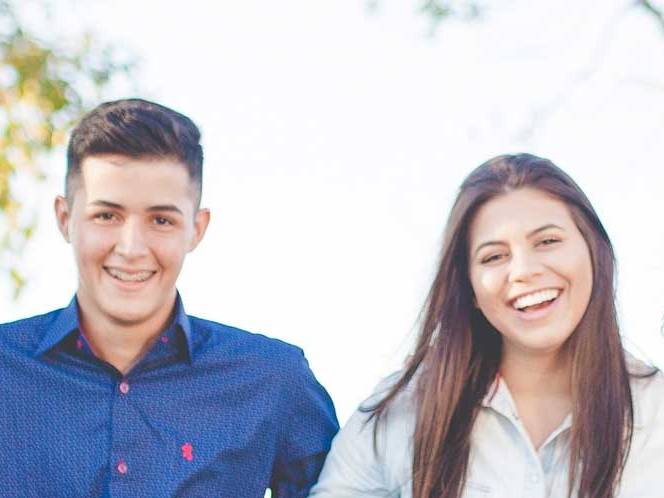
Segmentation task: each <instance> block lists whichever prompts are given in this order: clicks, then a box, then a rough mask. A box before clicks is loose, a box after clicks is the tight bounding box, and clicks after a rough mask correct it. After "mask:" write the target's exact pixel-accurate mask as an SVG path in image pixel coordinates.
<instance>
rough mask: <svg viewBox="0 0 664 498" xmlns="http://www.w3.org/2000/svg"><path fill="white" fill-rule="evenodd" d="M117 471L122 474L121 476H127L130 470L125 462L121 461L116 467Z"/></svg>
mask: <svg viewBox="0 0 664 498" xmlns="http://www.w3.org/2000/svg"><path fill="white" fill-rule="evenodd" d="M116 469H118V472H120V474H122V475H124V474H126V473H127V471H128V470H129V468H128V467H127V464H126V463H125V461H124V460H120V461H119V462H118V466H117V467H116Z"/></svg>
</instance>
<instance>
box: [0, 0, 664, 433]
mask: <svg viewBox="0 0 664 498" xmlns="http://www.w3.org/2000/svg"><path fill="white" fill-rule="evenodd" d="M398 3H399V5H397V2H394V1H388V0H384V1H383V2H382V3H381V8H379V9H378V11H377V12H376V13H375V14H369V13H368V12H367V10H366V8H365V4H363V2H362V0H356V1H350V0H335V1H334V2H321V1H313V0H282V1H278V2H265V1H263V0H243V1H241V2H239V1H237V0H223V1H218V2H206V1H202V0H189V1H187V2H180V1H178V2H176V1H163V0H142V1H140V2H136V1H133V0H116V1H113V2H99V3H98V4H96V5H95V4H93V3H92V2H80V3H79V4H78V5H79V6H78V8H77V9H75V10H76V12H74V13H72V14H71V17H70V18H68V19H63V20H62V24H60V25H58V26H55V27H53V29H54V30H56V32H57V30H61V31H62V33H63V36H64V33H67V32H70V31H71V30H72V29H75V27H80V26H93V27H94V29H95V30H96V31H97V32H98V33H100V34H101V35H102V36H104V37H105V38H106V39H108V40H109V41H111V42H115V43H116V44H119V45H121V46H123V47H127V49H128V50H130V51H132V52H134V53H135V54H137V55H139V56H140V58H141V64H140V72H139V73H138V74H137V76H136V78H138V85H139V86H140V87H141V88H142V89H144V90H145V92H144V93H143V94H142V95H144V96H147V97H149V98H153V99H156V100H158V101H160V102H163V103H164V104H166V105H169V106H171V107H174V108H175V109H178V110H180V111H182V112H184V113H186V114H188V115H190V116H191V117H192V118H193V119H194V120H195V121H196V122H197V123H198V124H199V125H200V126H201V128H202V130H203V133H204V144H205V151H206V172H205V185H204V190H205V194H204V204H205V205H206V206H208V207H210V208H211V210H212V213H213V222H212V224H211V226H210V229H209V231H208V235H207V238H206V240H205V241H204V243H203V244H202V246H201V247H200V248H199V249H198V250H197V251H196V252H195V253H194V254H192V255H191V256H190V259H189V260H188V263H187V265H186V266H185V269H184V271H183V274H182V277H181V281H180V286H179V288H180V291H181V292H182V294H183V297H184V300H185V305H186V307H187V310H188V311H189V312H190V313H192V314H197V315H200V316H204V317H206V318H209V319H214V320H217V321H221V322H224V323H228V324H232V325H235V326H239V327H242V328H246V329H249V330H252V331H260V332H263V333H265V334H267V335H270V336H273V337H278V338H280V339H283V340H285V341H288V342H292V343H295V344H297V345H299V346H301V347H302V348H303V349H304V350H305V352H306V354H307V357H308V358H309V360H310V363H311V366H312V368H313V370H314V372H315V373H316V375H317V376H318V378H319V380H320V381H321V382H322V383H323V384H324V385H325V386H326V387H327V388H328V390H329V392H330V393H331V395H332V397H333V398H334V400H335V403H336V405H337V410H338V414H339V417H340V419H341V420H342V421H345V420H346V418H347V417H348V416H349V415H350V413H351V412H352V410H353V409H354V408H355V406H356V405H357V404H358V403H359V402H360V401H361V400H362V399H363V398H364V397H365V396H366V395H368V393H369V392H370V391H371V389H372V387H373V386H374V384H375V383H376V382H377V381H378V380H379V379H380V378H381V377H382V376H384V375H386V374H387V373H389V372H390V371H392V370H394V369H396V368H398V367H399V365H400V364H401V362H402V360H403V358H404V356H405V355H406V354H407V352H408V350H409V347H410V344H411V340H412V337H413V334H414V331H415V322H416V319H417V314H418V312H419V310H420V307H421V305H422V303H423V301H424V298H425V295H426V292H427V290H428V286H429V284H430V279H431V277H432V273H433V270H434V267H435V264H436V258H437V253H438V248H439V243H440V235H441V233H442V230H443V225H444V222H445V219H446V216H447V212H448V209H449V206H450V203H451V201H452V199H453V196H454V194H455V191H456V188H457V187H458V185H459V183H460V181H461V180H462V178H463V177H464V176H465V175H466V174H467V173H468V172H469V171H470V170H471V169H472V168H473V167H475V166H476V165H478V164H479V163H481V162H483V161H484V160H485V159H488V158H489V157H492V156H494V155H496V154H499V153H503V152H517V151H529V152H533V153H536V154H539V155H543V156H546V157H549V158H551V159H552V160H554V162H556V163H557V164H559V165H560V166H561V167H562V168H563V169H565V170H566V171H568V172H569V173H570V174H571V175H572V176H573V177H574V178H575V179H576V180H577V182H578V183H579V184H580V185H581V186H582V187H583V188H584V189H585V191H586V193H587V194H588V195H589V197H590V198H591V200H592V201H593V203H594V205H595V207H596V209H597V210H598V212H599V213H600V216H601V217H602V219H603V221H604V223H605V225H606V227H607V229H608V231H609V233H610V234H611V236H612V238H613V241H614V244H615V246H616V249H617V254H618V263H619V271H620V274H619V296H618V297H619V301H620V310H621V322H622V325H623V331H624V334H625V336H626V338H627V341H628V342H629V344H630V346H629V347H630V348H631V349H634V348H638V349H640V350H642V352H644V353H645V354H646V355H648V356H649V357H650V358H651V359H652V360H653V361H654V362H655V363H657V364H658V365H659V366H664V339H663V337H662V333H661V326H662V318H663V317H664V283H663V282H664V263H663V262H662V261H663V255H664V226H663V224H662V222H661V217H662V213H664V196H662V194H661V191H662V189H663V188H664V168H663V167H662V159H663V158H664V136H663V132H662V130H664V58H663V57H662V53H664V31H662V30H661V28H659V27H658V26H657V25H656V24H655V23H654V22H653V21H652V20H651V19H650V18H649V17H648V16H646V15H644V14H642V13H640V12H639V11H637V10H634V9H633V8H629V5H631V3H632V2H630V1H629V0H623V1H618V0H593V1H591V0H584V1H581V2H579V1H578V0H576V1H571V0H565V1H558V2H531V1H527V0H495V1H493V2H490V3H491V4H492V5H493V8H492V10H491V11H489V12H488V14H487V16H486V17H485V18H484V19H483V20H482V21H479V22H476V23H471V24H468V23H462V22H456V21H455V22H448V23H446V24H443V25H442V26H441V27H440V29H439V31H438V33H437V35H436V36H434V37H430V36H428V33H429V25H428V22H427V20H426V19H425V18H423V17H421V16H418V15H417V14H416V7H417V2H416V0H412V1H410V0H406V1H401V2H398ZM121 92H122V91H121V90H120V89H118V90H117V92H116V93H117V94H113V95H112V97H113V98H115V97H121V96H125V95H124V94H123V93H121ZM54 164H55V168H56V170H57V171H56V172H54V173H53V176H52V178H51V180H50V181H49V182H48V183H47V184H45V185H44V186H43V188H42V189H41V190H40V191H35V190H32V191H31V192H30V194H29V195H30V199H28V198H26V200H27V201H31V200H32V201H34V202H38V203H39V205H40V206H42V211H43V216H42V219H41V227H40V229H39V231H38V233H37V235H36V237H35V239H34V241H33V243H32V245H31V247H30V249H29V250H28V251H27V253H26V254H25V260H26V261H27V262H28V267H29V271H28V273H29V277H30V284H29V286H28V288H27V290H26V292H25V293H24V295H23V297H22V299H21V300H19V301H18V302H15V303H13V302H11V300H10V299H9V297H8V293H6V292H5V294H4V295H2V296H1V300H0V303H3V305H2V308H1V309H0V320H2V321H5V320H10V319H14V318H18V317H21V316H25V315H28V314H34V313H38V312H43V311H46V310H48V309H51V308H54V307H61V306H63V305H65V304H66V303H67V302H68V301H69V299H70V297H71V295H72V294H73V292H74V290H75V287H76V272H75V268H74V264H73V258H72V256H71V253H70V248H69V247H68V246H67V245H66V244H65V243H64V242H63V241H62V240H61V239H60V237H59V235H58V233H57V232H56V229H55V225H54V223H53V217H52V215H51V210H50V209H51V203H52V197H53V196H54V195H55V194H56V193H58V192H59V191H60V189H61V184H62V177H63V175H64V153H61V154H60V155H59V156H58V157H56V158H55V159H54ZM27 195H28V194H26V196H27Z"/></svg>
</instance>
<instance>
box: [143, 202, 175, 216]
mask: <svg viewBox="0 0 664 498" xmlns="http://www.w3.org/2000/svg"><path fill="white" fill-rule="evenodd" d="M148 211H150V212H163V211H170V212H171V213H179V214H181V215H183V216H184V213H183V212H182V209H180V208H179V207H177V206H176V205H175V204H159V205H157V206H150V207H149V208H148Z"/></svg>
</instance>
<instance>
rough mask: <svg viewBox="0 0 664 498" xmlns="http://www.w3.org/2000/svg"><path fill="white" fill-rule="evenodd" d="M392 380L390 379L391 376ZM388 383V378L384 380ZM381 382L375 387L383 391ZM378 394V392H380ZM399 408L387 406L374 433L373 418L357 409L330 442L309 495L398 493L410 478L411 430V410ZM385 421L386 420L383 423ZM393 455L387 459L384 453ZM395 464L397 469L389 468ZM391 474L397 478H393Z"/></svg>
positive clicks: (343, 497)
mask: <svg viewBox="0 0 664 498" xmlns="http://www.w3.org/2000/svg"><path fill="white" fill-rule="evenodd" d="M392 380H393V379H392ZM387 384H388V385H389V382H388V383H387ZM384 387H385V384H384V385H383V386H382V387H381V388H379V389H378V390H377V392H378V393H380V392H383V393H384ZM381 396H382V395H381ZM381 396H378V397H376V393H374V396H373V397H372V398H370V399H369V400H368V401H367V402H365V403H364V404H363V406H371V405H372V404H373V403H374V402H375V401H377V400H378V399H380V397H381ZM401 411H402V410H401V409H400V407H397V409H396V410H392V411H390V410H388V412H387V413H386V414H385V416H386V418H385V419H382V420H381V422H380V424H379V426H378V432H377V434H376V446H374V428H375V425H376V424H375V418H371V417H370V415H371V413H367V412H365V411H362V410H361V409H358V410H357V411H356V412H355V413H354V414H353V415H352V417H351V418H350V420H349V421H348V422H347V423H346V425H345V426H344V428H343V429H342V430H341V432H339V434H337V436H336V437H335V438H334V441H333V442H332V449H331V450H330V453H329V455H328V456H327V460H326V462H325V466H324V467H323V470H322V472H321V475H320V479H319V481H318V483H317V484H316V485H315V486H314V487H313V488H312V490H311V494H310V495H309V496H310V497H311V498H357V497H360V496H362V497H367V498H368V497H382V498H388V497H389V498H397V497H399V496H401V489H402V486H404V485H407V484H408V482H409V480H410V475H409V469H410V458H409V455H410V453H409V451H408V448H409V446H408V444H409V437H410V434H411V429H412V427H411V420H410V419H411V418H412V417H411V414H410V413H409V412H408V411H407V412H406V413H405V415H406V416H404V414H403V413H400V412H401ZM384 422H386V424H384ZM389 453H394V455H393V456H394V458H393V459H392V460H390V461H389V462H388V461H387V455H388V454H389ZM395 464H396V467H397V468H398V469H399V470H397V471H396V472H395V469H394V468H392V467H394V466H395ZM395 475H396V476H397V478H396V479H395Z"/></svg>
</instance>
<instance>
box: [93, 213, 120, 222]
mask: <svg viewBox="0 0 664 498" xmlns="http://www.w3.org/2000/svg"><path fill="white" fill-rule="evenodd" d="M95 219H97V220H100V221H113V220H114V219H115V215H114V214H113V213H98V214H96V215H95Z"/></svg>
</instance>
